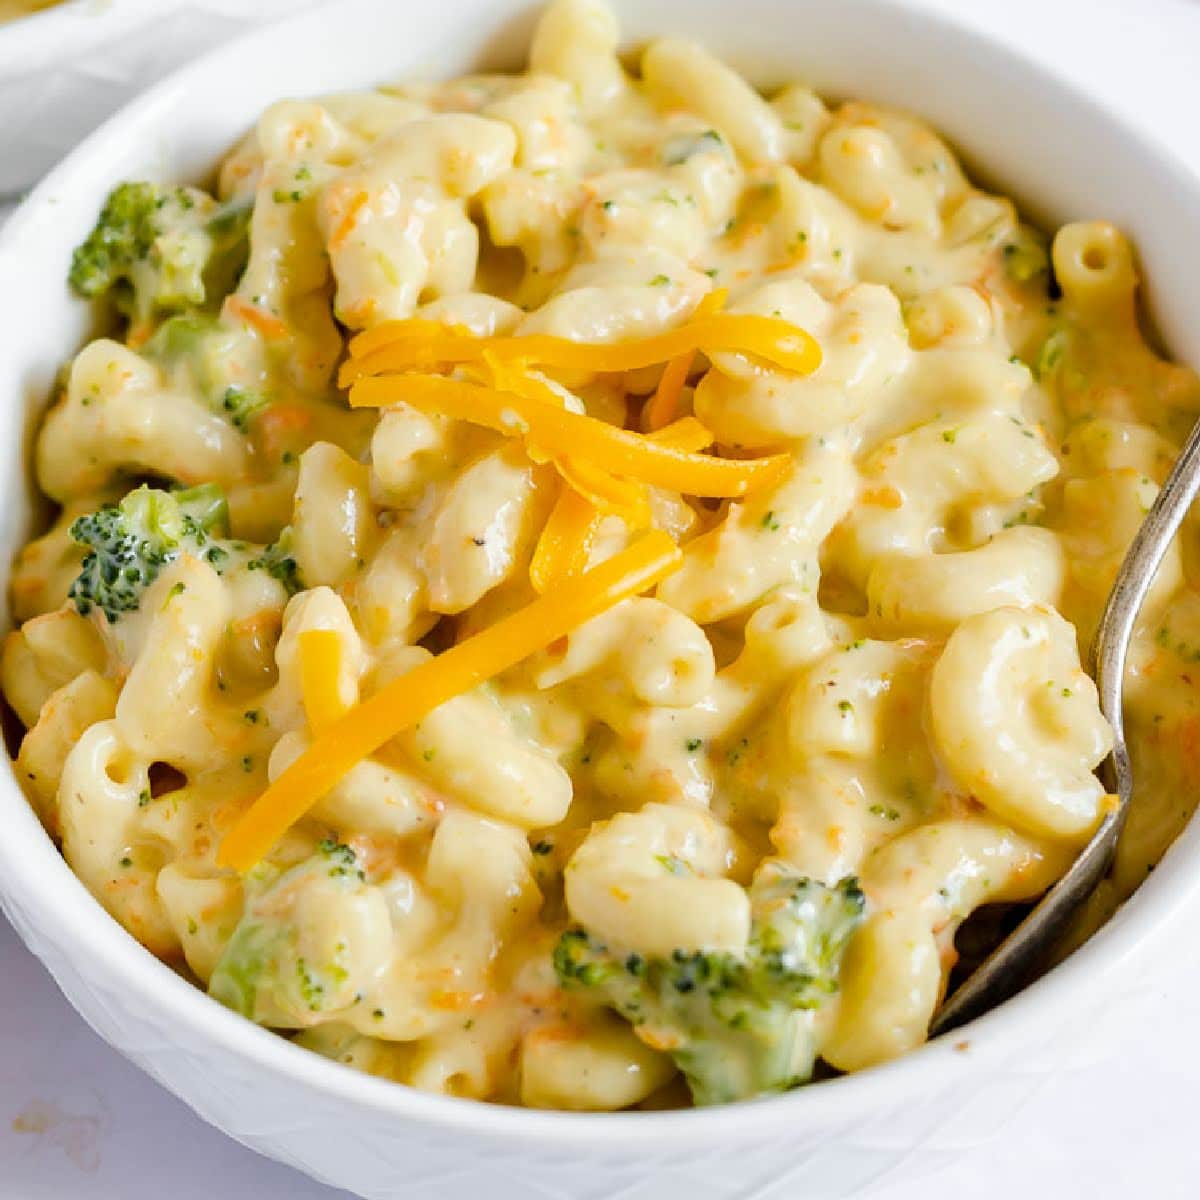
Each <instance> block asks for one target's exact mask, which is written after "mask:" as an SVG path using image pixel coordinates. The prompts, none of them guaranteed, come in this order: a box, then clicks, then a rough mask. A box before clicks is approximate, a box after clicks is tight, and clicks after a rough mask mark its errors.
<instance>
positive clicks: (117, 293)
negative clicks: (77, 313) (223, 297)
mask: <svg viewBox="0 0 1200 1200" xmlns="http://www.w3.org/2000/svg"><path fill="white" fill-rule="evenodd" d="M249 212H250V210H249V208H248V207H246V206H244V205H239V206H235V207H231V206H220V205H218V204H217V202H216V201H215V200H214V199H213V198H212V197H211V196H209V195H208V194H207V193H205V192H202V191H199V190H198V189H196V188H188V187H160V186H159V185H157V184H153V183H122V184H119V185H118V186H117V187H115V188H114V189H113V190H112V192H110V193H109V196H108V199H107V200H106V201H105V203H104V207H103V209H101V212H100V216H99V219H98V220H97V221H96V225H95V227H94V228H93V229H92V231H91V233H89V234H88V236H87V238H86V239H85V240H84V241H83V242H82V243H81V244H80V245H79V246H77V247H76V249H75V253H74V255H73V256H72V258H71V270H70V273H69V275H68V281H69V282H70V285H71V287H72V288H73V289H74V290H75V291H76V292H77V293H79V295H81V296H85V297H89V298H90V297H95V296H103V295H106V294H108V293H109V292H111V293H112V294H113V296H114V298H115V300H116V303H117V307H118V308H119V309H120V310H121V312H123V313H124V314H125V315H126V316H128V317H130V318H132V319H133V320H134V321H135V322H138V323H143V322H146V321H149V320H150V319H151V318H152V317H154V316H155V315H157V314H160V313H169V312H179V311H182V310H185V309H188V308H198V307H201V306H202V305H204V303H205V302H206V300H208V299H209V297H210V296H217V295H220V294H222V289H224V290H228V288H229V286H230V285H231V284H232V281H233V278H234V277H235V275H236V273H237V271H238V270H240V267H241V265H242V263H244V260H245V253H246V231H247V228H248V224H249ZM210 284H211V286H210Z"/></svg>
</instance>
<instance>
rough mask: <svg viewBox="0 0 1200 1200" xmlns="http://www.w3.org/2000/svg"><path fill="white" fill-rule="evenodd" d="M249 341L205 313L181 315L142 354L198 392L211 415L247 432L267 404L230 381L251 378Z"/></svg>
mask: <svg viewBox="0 0 1200 1200" xmlns="http://www.w3.org/2000/svg"><path fill="white" fill-rule="evenodd" d="M252 347H253V342H252V341H248V340H247V338H246V337H245V335H244V334H243V333H241V332H240V331H238V330H236V329H231V328H229V327H228V326H225V325H222V324H221V322H220V321H218V320H217V319H216V318H215V317H212V316H209V315H207V314H204V313H186V314H182V315H180V316H175V317H171V318H169V319H168V320H166V321H164V322H163V323H162V324H161V325H160V326H159V327H158V329H157V330H156V331H155V333H154V336H153V337H152V338H150V340H149V341H148V342H147V343H146V345H145V346H144V347H143V349H142V354H143V355H144V356H145V357H146V358H149V359H151V360H152V361H154V362H157V363H159V364H160V365H162V366H163V367H166V368H167V369H168V370H170V371H173V372H177V373H178V372H182V373H183V374H184V375H185V377H186V384H185V386H186V387H188V388H189V390H194V391H197V392H199V393H200V395H201V396H202V397H203V398H204V401H205V403H207V404H208V406H209V408H211V409H212V410H213V412H216V413H220V414H221V415H222V416H224V417H226V418H227V419H228V420H229V421H230V422H231V423H232V424H233V425H234V426H235V427H236V428H238V429H242V430H244V429H246V428H247V427H248V426H249V424H250V422H251V420H253V418H254V417H256V416H257V415H258V414H259V413H260V412H261V411H262V410H263V409H264V408H266V407H267V405H268V403H269V401H268V399H267V397H266V395H264V394H263V392H262V391H260V390H258V389H256V388H251V387H245V386H244V385H243V384H241V383H234V382H233V379H234V378H238V379H247V378H253V377H254V376H255V375H256V374H257V373H258V372H256V370H255V367H256V365H257V364H255V363H253V362H251V361H247V355H248V353H251V352H252V350H251V348H252Z"/></svg>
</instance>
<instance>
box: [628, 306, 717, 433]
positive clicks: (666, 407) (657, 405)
mask: <svg viewBox="0 0 1200 1200" xmlns="http://www.w3.org/2000/svg"><path fill="white" fill-rule="evenodd" d="M728 295H729V293H728V291H727V290H726V289H725V288H717V289H716V290H715V291H712V292H709V293H708V295H707V296H704V297H703V298H702V299H701V301H700V303H699V304H697V305H696V311H695V313H694V314H693V315H692V319H693V320H695V319H696V318H698V317H707V316H711V315H712V314H713V313H717V312H720V311H721V309H723V308H724V307H725V301H726V299H727V298H728ZM695 361H696V351H695V350H685V351H684V352H683V353H682V354H678V355H676V356H675V357H674V358H673V359H671V361H670V362H669V363H667V365H666V367H665V368H664V370H663V373H662V377H661V378H660V379H659V381H658V387H657V388H656V389H655V392H654V395H653V397H651V399H650V402H649V403H648V404H647V405H646V408H645V411H644V413H643V414H642V423H643V426H644V428H646V429H647V430H650V431H653V430H655V429H661V428H662V427H663V426H664V425H666V424H667V423H668V422H669V421H670V420H671V419H672V418H673V417H674V416H675V414H676V413H677V412H678V411H679V401H680V400H681V399H682V397H683V388H684V384H686V383H687V379H688V375H689V374H691V370H692V365H693V363H694V362H695Z"/></svg>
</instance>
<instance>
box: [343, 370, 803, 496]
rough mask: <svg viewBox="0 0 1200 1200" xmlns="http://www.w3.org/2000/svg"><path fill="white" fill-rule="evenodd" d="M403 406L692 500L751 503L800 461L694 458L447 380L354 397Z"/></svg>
mask: <svg viewBox="0 0 1200 1200" xmlns="http://www.w3.org/2000/svg"><path fill="white" fill-rule="evenodd" d="M401 402H403V403H405V404H411V405H412V406H413V407H414V408H417V409H420V410H421V411H422V412H437V413H442V414H444V415H445V416H448V417H454V418H456V419H457V420H461V421H471V422H472V423H474V424H476V425H483V426H485V427H486V428H488V429H494V430H496V431H497V432H498V433H504V434H508V435H509V436H510V437H516V436H520V437H524V438H527V439H528V440H529V441H530V442H532V443H534V444H535V445H536V446H538V447H540V448H541V449H543V450H544V451H545V452H546V453H547V454H551V455H554V456H555V457H559V456H566V455H569V456H570V457H572V458H575V459H586V460H587V461H589V462H591V463H593V464H594V465H595V466H597V467H600V468H602V469H603V470H605V471H608V472H609V473H610V474H612V475H628V476H631V477H632V478H634V479H638V480H640V481H641V482H642V483H648V484H650V485H651V486H652V487H662V488H667V489H669V490H670V491H673V492H683V493H686V494H687V495H691V496H716V497H722V498H723V497H740V496H745V495H747V494H748V493H749V492H751V491H754V490H755V489H756V488H760V487H765V486H767V485H769V484H772V483H776V482H778V481H779V480H780V479H781V478H782V477H783V476H784V475H785V474H786V473H787V471H788V469H789V467H790V466H791V462H792V458H791V455H789V454H777V455H772V456H770V457H768V458H749V459H726V458H715V457H713V456H711V455H707V454H694V453H690V452H688V451H685V450H678V449H676V448H675V447H674V446H672V445H670V444H669V443H664V442H661V441H655V440H654V439H653V438H648V437H643V436H642V435H641V434H638V433H632V432H631V431H629V430H627V429H619V428H618V427H617V426H615V425H609V424H608V423H607V422H605V421H600V420H597V419H596V418H595V417H587V416H582V415H580V414H578V413H573V412H568V411H567V410H566V409H559V408H553V407H551V406H550V405H548V404H544V403H542V402H541V401H537V400H526V399H525V398H523V397H521V396H514V395H512V394H510V393H507V392H498V391H496V390H494V389H492V388H486V387H481V386H480V385H479V384H474V383H468V382H466V381H465V380H461V379H447V378H445V377H444V376H441V375H403V376H394V377H388V378H382V379H361V380H359V381H358V382H357V383H356V384H355V385H354V387H353V388H352V389H351V390H350V405H351V407H352V408H386V407H388V406H389V405H392V404H399V403H401Z"/></svg>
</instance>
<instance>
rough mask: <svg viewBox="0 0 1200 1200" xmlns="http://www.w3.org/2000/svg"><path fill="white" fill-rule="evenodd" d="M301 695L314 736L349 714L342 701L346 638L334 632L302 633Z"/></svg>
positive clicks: (320, 630) (314, 630) (322, 630)
mask: <svg viewBox="0 0 1200 1200" xmlns="http://www.w3.org/2000/svg"><path fill="white" fill-rule="evenodd" d="M299 642H300V692H301V696H302V698H303V700H304V712H305V715H306V716H307V717H308V723H309V725H310V726H311V727H312V730H313V732H314V733H320V732H321V730H323V729H325V728H327V727H328V726H330V725H332V724H333V723H334V721H336V720H337V719H338V718H339V717H340V716H341V715H342V714H343V713H344V712H345V711H346V706H345V705H344V704H343V703H342V698H341V675H342V639H341V635H340V634H338V632H337V631H336V630H333V629H306V630H304V632H303V633H301V634H300V639H299Z"/></svg>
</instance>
